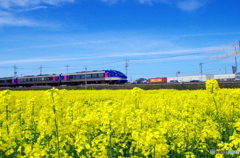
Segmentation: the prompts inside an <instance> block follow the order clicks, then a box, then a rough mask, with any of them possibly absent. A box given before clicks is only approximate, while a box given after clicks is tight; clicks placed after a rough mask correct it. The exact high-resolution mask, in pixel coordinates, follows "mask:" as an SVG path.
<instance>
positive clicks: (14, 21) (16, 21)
mask: <svg viewBox="0 0 240 158" xmlns="http://www.w3.org/2000/svg"><path fill="white" fill-rule="evenodd" d="M63 2H74V0H2V1H0V9H4V10H7V11H1V10H0V26H31V27H32V26H43V27H55V25H53V24H47V23H46V22H45V23H43V22H37V21H36V20H33V19H29V18H25V17H19V16H18V14H16V12H26V11H31V10H37V9H46V8H47V7H46V6H44V4H48V5H54V6H57V5H58V4H60V3H63ZM16 8H17V10H16ZM13 10H15V11H13Z"/></svg>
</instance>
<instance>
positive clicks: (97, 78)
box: [0, 70, 127, 87]
mask: <svg viewBox="0 0 240 158" xmlns="http://www.w3.org/2000/svg"><path fill="white" fill-rule="evenodd" d="M126 82H127V76H126V75H125V74H123V73H122V72H120V71H117V70H93V71H82V72H75V73H68V74H52V75H49V74H43V75H37V76H34V75H31V76H24V77H4V78H0V87H20V86H22V87H32V86H60V85H66V86H76V85H84V84H123V83H126Z"/></svg>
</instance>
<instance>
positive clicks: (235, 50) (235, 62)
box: [235, 43, 240, 72]
mask: <svg viewBox="0 0 240 158" xmlns="http://www.w3.org/2000/svg"><path fill="white" fill-rule="evenodd" d="M239 44H240V43H239ZM235 68H236V69H235V70H236V72H237V50H236V47H235Z"/></svg>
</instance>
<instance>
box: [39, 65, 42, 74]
mask: <svg viewBox="0 0 240 158" xmlns="http://www.w3.org/2000/svg"><path fill="white" fill-rule="evenodd" d="M42 68H43V67H42V66H41V65H40V67H39V69H40V75H42Z"/></svg>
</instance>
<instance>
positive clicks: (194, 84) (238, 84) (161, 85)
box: [0, 81, 240, 90]
mask: <svg viewBox="0 0 240 158" xmlns="http://www.w3.org/2000/svg"><path fill="white" fill-rule="evenodd" d="M219 85H220V87H223V88H240V82H227V81H225V82H219ZM133 87H140V88H143V89H162V88H164V89H167V88H169V89H184V87H186V88H185V89H188V88H189V89H193V88H192V87H195V88H194V89H203V88H204V87H205V82H178V83H175V82H173V83H154V84H152V83H147V84H114V85H109V84H88V85H87V89H131V88H133ZM51 88H52V86H32V87H14V88H11V87H0V90H5V89H10V90H47V89H51ZM55 88H58V89H85V88H86V87H85V85H78V86H65V85H61V86H56V87H55Z"/></svg>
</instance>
